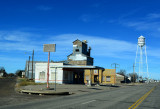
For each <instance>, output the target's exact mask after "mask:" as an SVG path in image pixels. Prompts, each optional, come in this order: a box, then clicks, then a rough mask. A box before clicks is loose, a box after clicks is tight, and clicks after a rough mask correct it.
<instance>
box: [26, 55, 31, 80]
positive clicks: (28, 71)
mask: <svg viewBox="0 0 160 109" xmlns="http://www.w3.org/2000/svg"><path fill="white" fill-rule="evenodd" d="M30 58H31V57H30V56H29V60H28V75H27V76H28V79H29V63H30Z"/></svg>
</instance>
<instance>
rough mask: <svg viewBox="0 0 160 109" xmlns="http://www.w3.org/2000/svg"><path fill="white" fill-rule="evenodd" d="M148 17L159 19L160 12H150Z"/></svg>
mask: <svg viewBox="0 0 160 109" xmlns="http://www.w3.org/2000/svg"><path fill="white" fill-rule="evenodd" d="M146 18H147V19H149V20H154V19H158V18H160V14H159V13H149V14H148V15H147V16H146Z"/></svg>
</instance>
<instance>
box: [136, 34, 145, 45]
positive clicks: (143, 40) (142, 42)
mask: <svg viewBox="0 0 160 109" xmlns="http://www.w3.org/2000/svg"><path fill="white" fill-rule="evenodd" d="M144 45H145V37H143V36H140V37H139V38H138V46H139V47H143V46H144Z"/></svg>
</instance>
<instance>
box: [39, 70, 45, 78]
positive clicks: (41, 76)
mask: <svg viewBox="0 0 160 109" xmlns="http://www.w3.org/2000/svg"><path fill="white" fill-rule="evenodd" d="M39 79H40V80H44V79H45V72H44V71H42V72H40V74H39Z"/></svg>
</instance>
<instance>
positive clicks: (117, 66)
mask: <svg viewBox="0 0 160 109" xmlns="http://www.w3.org/2000/svg"><path fill="white" fill-rule="evenodd" d="M113 65H114V68H115V76H114V84H115V83H116V68H119V67H120V65H119V64H117V63H113V64H111V67H113Z"/></svg>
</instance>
